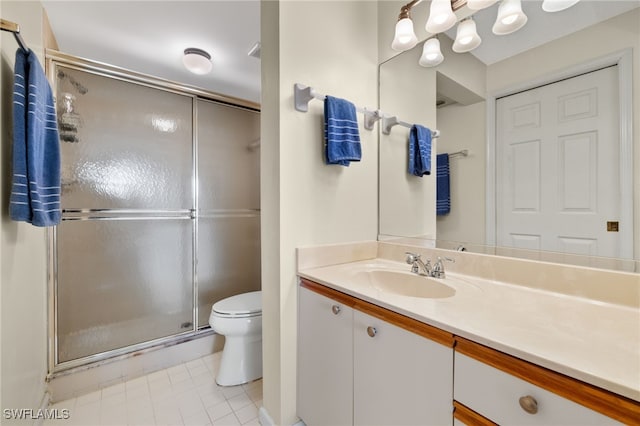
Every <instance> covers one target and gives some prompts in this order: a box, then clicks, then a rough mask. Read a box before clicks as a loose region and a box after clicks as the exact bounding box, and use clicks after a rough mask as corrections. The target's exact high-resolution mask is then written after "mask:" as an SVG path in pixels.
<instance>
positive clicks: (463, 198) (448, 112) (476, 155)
mask: <svg viewBox="0 0 640 426" xmlns="http://www.w3.org/2000/svg"><path fill="white" fill-rule="evenodd" d="M437 115H438V129H439V130H440V131H441V132H442V137H441V138H440V141H439V143H438V154H441V153H445V152H447V153H452V152H456V151H461V150H463V149H467V150H469V156H467V157H461V156H456V157H451V158H450V159H449V174H450V183H449V184H450V187H451V212H450V213H449V214H448V215H443V216H437V237H438V239H439V240H445V241H460V242H469V243H475V244H484V243H485V207H484V204H485V203H484V200H485V183H484V181H485V172H486V162H487V159H486V142H485V139H486V138H485V128H486V104H485V102H478V103H475V104H473V105H460V104H453V105H449V106H446V107H444V108H439V109H438V114H437Z"/></svg>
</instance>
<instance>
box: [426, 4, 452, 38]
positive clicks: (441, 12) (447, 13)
mask: <svg viewBox="0 0 640 426" xmlns="http://www.w3.org/2000/svg"><path fill="white" fill-rule="evenodd" d="M456 21H457V19H456V15H455V14H454V13H453V10H452V9H451V0H431V8H430V11H429V19H427V25H426V26H425V29H426V30H427V32H429V33H431V34H437V33H441V32H444V31H447V30H448V29H449V28H451V27H453V26H454V25H455V23H456Z"/></svg>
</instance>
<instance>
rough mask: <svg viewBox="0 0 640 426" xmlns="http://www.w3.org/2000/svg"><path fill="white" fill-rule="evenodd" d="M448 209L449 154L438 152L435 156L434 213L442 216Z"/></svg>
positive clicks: (449, 198) (449, 200) (449, 203)
mask: <svg viewBox="0 0 640 426" xmlns="http://www.w3.org/2000/svg"><path fill="white" fill-rule="evenodd" d="M450 211H451V197H450V185H449V154H438V155H437V156H436V215H438V216H442V215H445V214H448V213H449V212H450Z"/></svg>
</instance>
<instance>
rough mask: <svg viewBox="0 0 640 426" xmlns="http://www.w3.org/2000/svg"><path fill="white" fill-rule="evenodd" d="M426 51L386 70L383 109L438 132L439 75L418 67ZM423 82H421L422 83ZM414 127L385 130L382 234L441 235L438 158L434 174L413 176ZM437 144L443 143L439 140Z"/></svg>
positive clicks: (394, 62)
mask: <svg viewBox="0 0 640 426" xmlns="http://www.w3.org/2000/svg"><path fill="white" fill-rule="evenodd" d="M421 53H422V51H421V49H417V48H416V49H412V50H411V51H409V52H405V53H403V54H402V55H400V56H398V57H396V58H394V59H393V60H392V61H389V62H387V63H385V64H382V65H381V66H380V82H381V84H380V109H381V110H382V111H383V112H384V113H386V114H391V115H396V116H397V117H398V119H400V120H402V121H405V122H407V123H418V124H421V125H423V126H426V127H428V128H430V129H435V128H436V103H435V98H436V71H435V70H434V69H433V68H424V67H421V66H419V65H417V64H418V59H419V58H420V54H421ZM418 82H419V83H418ZM408 138H409V129H407V128H405V127H402V126H395V127H393V128H392V129H391V132H390V134H389V135H384V134H382V132H380V177H379V179H380V215H379V218H380V225H379V226H380V228H379V232H380V234H381V235H388V236H405V237H423V238H429V239H433V238H435V235H436V214H435V200H436V198H435V197H436V196H435V188H436V186H435V185H436V179H435V176H436V175H435V168H434V167H433V165H434V164H435V158H436V157H435V155H436V149H435V144H437V143H439V142H434V146H432V150H431V164H432V173H431V175H428V176H422V177H417V176H413V175H410V174H409V173H408V171H407V170H408V166H409V163H408V151H407V149H408V148H407V145H408V142H407V141H408ZM434 141H437V139H434Z"/></svg>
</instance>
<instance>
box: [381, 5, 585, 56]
mask: <svg viewBox="0 0 640 426" xmlns="http://www.w3.org/2000/svg"><path fill="white" fill-rule="evenodd" d="M422 1H423V0H412V1H410V2H409V3H407V4H405V5H404V6H402V8H401V9H400V15H399V16H398V21H397V22H396V29H395V35H394V38H393V42H392V43H391V48H392V49H393V50H396V51H398V52H403V51H405V50H409V49H412V48H413V47H414V46H415V45H416V44H417V43H418V38H417V37H416V33H415V32H414V29H413V21H412V20H411V16H410V11H411V8H413V7H414V6H415V5H417V4H418V3H422ZM498 1H499V0H431V6H430V9H429V18H428V19H427V24H426V26H425V29H426V30H427V32H428V33H429V34H428V36H429V37H433V36H434V35H437V34H438V33H441V32H444V31H447V30H448V29H449V28H451V27H453V26H454V25H455V24H456V22H457V20H458V18H457V17H456V15H455V13H454V11H457V10H459V9H460V8H462V7H464V6H467V9H469V10H470V11H471V13H470V14H469V13H465V15H467V18H466V19H463V20H462V21H460V23H459V24H458V29H457V31H456V39H455V42H454V43H453V51H454V52H456V53H464V52H469V51H471V50H473V49H475V48H476V47H478V46H479V45H480V43H481V42H482V40H481V39H480V36H479V35H478V32H477V29H476V24H475V22H474V21H473V19H472V16H473V14H474V13H475V11H477V10H480V9H485V8H488V7H490V6H492V5H494V4H495V3H497V2H498ZM579 1H580V0H544V1H543V3H542V9H543V10H544V11H545V12H558V11H560V10H564V9H567V8H569V7H571V6H573V5H574V4H576V3H578V2H579ZM527 20H528V18H527V15H525V14H524V12H523V11H522V2H521V0H501V2H500V6H499V8H498V16H497V19H496V21H495V24H494V25H493V28H492V29H493V33H494V34H496V35H506V34H511V33H513V32H516V31H518V30H519V29H520V28H522V27H524V25H525V24H526V23H527ZM436 52H437V53H436ZM443 59H444V58H443V56H442V52H441V51H440V41H439V40H437V39H434V38H429V39H428V40H427V41H426V42H425V43H424V46H423V51H422V56H421V57H420V60H419V63H420V65H422V66H423V67H434V66H436V65H438V64H440V63H441V62H442V60H443Z"/></svg>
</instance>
